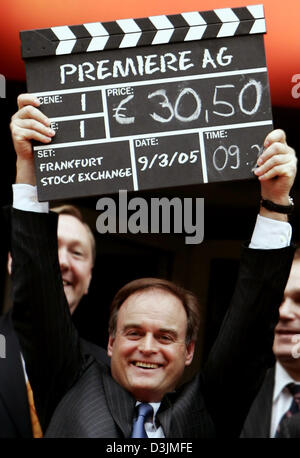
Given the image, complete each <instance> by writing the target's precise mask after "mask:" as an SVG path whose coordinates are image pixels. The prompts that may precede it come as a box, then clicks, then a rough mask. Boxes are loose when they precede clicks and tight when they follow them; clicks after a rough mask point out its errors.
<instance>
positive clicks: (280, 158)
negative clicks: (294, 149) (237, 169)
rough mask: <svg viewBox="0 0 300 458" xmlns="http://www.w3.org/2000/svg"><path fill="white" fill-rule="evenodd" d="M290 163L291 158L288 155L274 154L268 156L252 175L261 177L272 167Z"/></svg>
mask: <svg viewBox="0 0 300 458" xmlns="http://www.w3.org/2000/svg"><path fill="white" fill-rule="evenodd" d="M290 161H291V157H290V155H288V154H275V155H274V156H270V157H269V158H267V159H266V160H265V161H264V162H263V163H262V165H261V166H260V167H258V168H257V169H255V171H254V173H255V175H257V176H261V175H264V174H265V173H266V172H267V171H268V170H270V169H271V168H272V167H276V166H278V165H282V164H286V163H288V162H290Z"/></svg>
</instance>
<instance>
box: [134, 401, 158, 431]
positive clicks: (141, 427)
mask: <svg viewBox="0 0 300 458" xmlns="http://www.w3.org/2000/svg"><path fill="white" fill-rule="evenodd" d="M137 410H138V414H137V418H136V420H135V421H134V423H133V428H132V433H131V436H130V437H138V438H147V437H148V436H147V434H146V431H145V421H146V420H147V419H148V418H150V417H151V416H153V407H152V406H151V405H150V404H146V403H142V404H139V405H138V407H137Z"/></svg>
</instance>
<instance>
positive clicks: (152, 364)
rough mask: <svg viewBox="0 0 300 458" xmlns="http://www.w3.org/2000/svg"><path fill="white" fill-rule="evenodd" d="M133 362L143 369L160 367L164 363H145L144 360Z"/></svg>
mask: <svg viewBox="0 0 300 458" xmlns="http://www.w3.org/2000/svg"><path fill="white" fill-rule="evenodd" d="M131 364H133V365H134V366H136V367H141V368H142V369H158V368H159V367H162V364H156V363H145V362H143V361H132V363H131Z"/></svg>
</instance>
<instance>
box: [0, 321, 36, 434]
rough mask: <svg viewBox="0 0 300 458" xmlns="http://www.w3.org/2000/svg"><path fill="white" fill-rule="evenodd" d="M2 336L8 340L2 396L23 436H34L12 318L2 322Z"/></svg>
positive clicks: (0, 361)
mask: <svg viewBox="0 0 300 458" xmlns="http://www.w3.org/2000/svg"><path fill="white" fill-rule="evenodd" d="M1 334H3V335H4V336H5V340H6V358H0V373H1V377H0V396H1V397H2V400H3V403H4V405H5V406H6V409H7V411H8V414H9V416H10V417H11V420H12V422H13V423H14V424H15V426H16V429H17V430H18V432H19V434H20V435H21V436H23V437H24V436H25V437H30V436H32V429H31V422H30V414H29V407H28V400H27V391H26V385H25V379H24V372H23V366H22V361H21V355H20V346H19V342H18V340H17V336H16V334H15V332H14V330H13V326H12V323H11V319H10V316H9V315H7V316H5V317H4V318H3V319H2V320H1Z"/></svg>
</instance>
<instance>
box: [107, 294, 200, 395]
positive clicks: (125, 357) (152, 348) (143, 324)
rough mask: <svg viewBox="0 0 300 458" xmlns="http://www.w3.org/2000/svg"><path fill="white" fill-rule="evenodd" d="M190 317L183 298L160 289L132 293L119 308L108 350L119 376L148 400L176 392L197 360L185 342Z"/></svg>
mask: <svg viewBox="0 0 300 458" xmlns="http://www.w3.org/2000/svg"><path fill="white" fill-rule="evenodd" d="M186 329H187V315H186V312H185V309H184V307H183V305H182V303H181V301H180V300H179V299H178V298H177V297H176V296H174V295H173V294H171V293H168V292H166V291H163V290H160V289H154V290H150V289H149V290H145V291H141V292H137V293H135V294H133V295H131V296H129V297H128V298H127V299H126V301H125V302H124V303H123V304H122V306H121V307H120V310H119V313H118V319H117V330H116V335H115V337H112V336H110V337H109V343H108V354H109V356H111V371H112V375H113V377H114V379H115V380H116V381H117V382H118V383H119V384H120V385H122V386H123V387H124V388H126V389H127V390H128V391H130V392H131V393H132V395H133V396H134V397H135V398H136V399H137V400H141V401H145V402H158V401H160V400H161V399H162V397H163V396H164V394H165V393H167V392H170V391H172V390H174V388H175V386H176V384H177V383H178V381H179V379H180V377H181V375H182V373H183V370H184V367H185V366H187V365H189V364H190V363H191V361H192V358H193V353H194V343H193V342H191V343H190V344H189V345H188V346H187V345H186V343H185V338H186Z"/></svg>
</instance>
